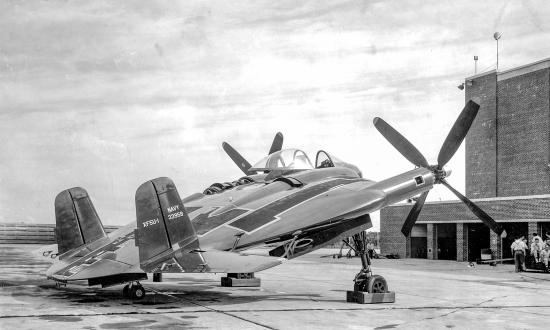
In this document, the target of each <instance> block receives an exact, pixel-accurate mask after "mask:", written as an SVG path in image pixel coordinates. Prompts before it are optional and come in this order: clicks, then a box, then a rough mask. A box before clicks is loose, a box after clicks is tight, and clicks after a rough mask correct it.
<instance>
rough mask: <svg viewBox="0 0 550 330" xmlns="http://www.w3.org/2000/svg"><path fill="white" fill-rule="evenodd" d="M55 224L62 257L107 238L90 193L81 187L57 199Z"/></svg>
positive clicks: (69, 190) (61, 193)
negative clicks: (64, 254)
mask: <svg viewBox="0 0 550 330" xmlns="http://www.w3.org/2000/svg"><path fill="white" fill-rule="evenodd" d="M55 222H56V226H55V234H56V240H57V246H58V254H60V255H61V254H63V253H65V252H67V251H69V250H72V249H74V248H77V247H79V246H82V245H85V244H89V243H91V242H94V241H96V240H98V239H100V238H103V237H106V236H107V234H106V233H105V229H104V228H103V224H102V223H101V220H100V219H99V216H98V215H97V212H96V210H95V208H94V204H92V201H91V200H90V197H89V196H88V193H87V192H86V190H84V189H83V188H80V187H75V188H71V189H67V190H63V191H62V192H60V193H59V194H58V195H57V196H56V197H55Z"/></svg>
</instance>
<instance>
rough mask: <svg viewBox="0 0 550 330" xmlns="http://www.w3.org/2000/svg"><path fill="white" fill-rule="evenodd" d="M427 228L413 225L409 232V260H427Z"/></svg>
mask: <svg viewBox="0 0 550 330" xmlns="http://www.w3.org/2000/svg"><path fill="white" fill-rule="evenodd" d="M427 237H428V227H427V226H426V225H414V227H413V228H412V230H411V258H422V259H427V258H428V238H427Z"/></svg>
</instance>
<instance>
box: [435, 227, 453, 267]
mask: <svg viewBox="0 0 550 330" xmlns="http://www.w3.org/2000/svg"><path fill="white" fill-rule="evenodd" d="M436 226H437V259H439V260H456V224H454V223H440V224H437V225H436Z"/></svg>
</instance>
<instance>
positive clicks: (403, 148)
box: [373, 117, 429, 167]
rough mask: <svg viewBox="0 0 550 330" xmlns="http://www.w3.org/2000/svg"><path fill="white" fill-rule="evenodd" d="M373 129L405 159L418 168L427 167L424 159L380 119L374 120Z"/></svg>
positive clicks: (410, 144)
mask: <svg viewBox="0 0 550 330" xmlns="http://www.w3.org/2000/svg"><path fill="white" fill-rule="evenodd" d="M373 122H374V127H376V129H377V130H378V132H380V134H382V135H383V136H384V137H385V138H386V140H388V142H389V143H391V145H393V147H394V148H395V149H397V151H399V152H400V153H401V154H402V155H403V156H404V157H405V158H407V159H408V160H409V161H410V162H411V163H413V164H414V165H416V166H418V167H429V165H428V162H427V161H426V158H424V156H423V155H422V154H421V153H420V151H418V149H416V148H415V146H413V145H412V143H410V142H409V140H407V139H406V138H405V137H404V136H403V135H401V134H400V133H399V132H398V131H396V130H395V129H394V128H393V127H391V126H390V125H389V124H388V123H386V122H385V121H384V120H383V119H382V118H379V117H376V118H374V121H373Z"/></svg>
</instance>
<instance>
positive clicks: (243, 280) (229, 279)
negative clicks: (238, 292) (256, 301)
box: [221, 273, 261, 287]
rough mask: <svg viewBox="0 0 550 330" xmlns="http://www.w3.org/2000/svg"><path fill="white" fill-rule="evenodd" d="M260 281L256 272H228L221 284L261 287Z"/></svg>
mask: <svg viewBox="0 0 550 330" xmlns="http://www.w3.org/2000/svg"><path fill="white" fill-rule="evenodd" d="M260 283H261V280H260V279H259V278H257V277H254V273H228V274H227V276H225V277H222V279H221V285H222V286H226V287H259V286H260Z"/></svg>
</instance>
